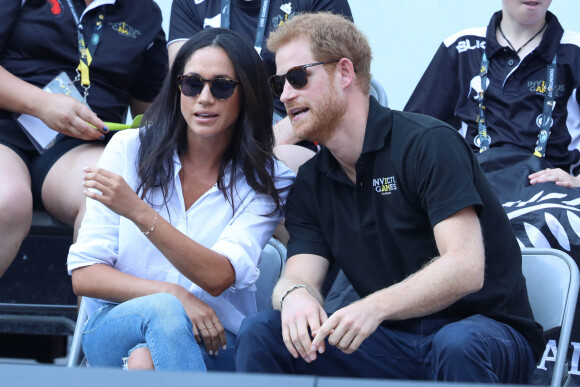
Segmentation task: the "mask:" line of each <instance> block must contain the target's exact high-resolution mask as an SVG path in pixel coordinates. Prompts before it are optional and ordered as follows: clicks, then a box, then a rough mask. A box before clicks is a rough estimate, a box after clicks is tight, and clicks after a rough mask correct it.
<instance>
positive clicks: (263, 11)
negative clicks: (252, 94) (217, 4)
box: [69, 0, 270, 54]
mask: <svg viewBox="0 0 580 387" xmlns="http://www.w3.org/2000/svg"><path fill="white" fill-rule="evenodd" d="M69 1H70V0H69ZM231 3H232V1H231V0H221V7H222V8H221V9H222V11H221V24H220V26H221V27H222V28H227V29H229V28H230V11H231ZM269 9H270V0H262V4H261V5H260V14H259V17H258V28H257V29H256V40H255V42H254V48H255V49H256V51H257V52H258V54H261V52H262V43H263V42H264V35H265V34H266V21H267V19H268V11H269Z"/></svg>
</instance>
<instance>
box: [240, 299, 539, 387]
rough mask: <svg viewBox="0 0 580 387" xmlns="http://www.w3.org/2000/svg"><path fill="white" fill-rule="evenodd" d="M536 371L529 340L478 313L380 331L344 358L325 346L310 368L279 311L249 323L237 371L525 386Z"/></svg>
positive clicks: (242, 335) (245, 324) (260, 315)
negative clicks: (292, 344)
mask: <svg viewBox="0 0 580 387" xmlns="http://www.w3.org/2000/svg"><path fill="white" fill-rule="evenodd" d="M534 368H535V360H534V356H533V353H532V350H531V348H530V346H529V345H528V343H527V341H526V340H525V339H524V337H523V336H522V335H521V334H520V333H519V332H517V331H516V330H515V329H513V328H511V327H510V326H507V325H505V324H502V323H499V322H497V321H495V320H492V319H489V318H487V317H484V316H481V315H475V316H471V317H469V318H466V319H464V320H460V321H450V320H442V319H429V318H424V319H414V320H410V321H403V322H399V323H396V324H392V326H390V327H389V328H385V327H383V326H379V327H378V329H377V330H376V331H375V332H374V333H373V334H372V335H371V336H369V337H368V338H367V339H366V340H365V341H364V342H363V343H362V345H361V346H360V348H359V349H358V350H357V351H356V352H355V353H353V354H350V355H347V354H345V353H343V352H341V351H340V350H339V349H337V348H336V347H333V346H331V345H329V344H328V342H327V343H326V351H325V352H324V353H323V354H318V357H317V359H316V360H315V361H314V362H312V363H310V364H308V363H306V362H305V361H304V360H302V358H300V357H299V358H298V359H294V358H293V357H292V355H291V354H290V353H289V352H288V350H287V349H286V347H285V345H284V342H283V341H282V327H281V321H280V312H278V311H273V310H272V311H264V312H260V313H258V314H255V315H253V316H251V317H248V318H246V319H245V320H244V321H243V323H242V327H241V328H240V332H239V334H238V341H237V343H236V370H237V371H238V372H262V373H285V374H309V375H320V376H344V377H369V378H386V379H407V380H410V379H413V380H441V381H461V382H480V383H498V382H499V383H512V384H513V383H526V382H527V381H528V378H529V376H530V375H531V373H532V372H533V371H534Z"/></svg>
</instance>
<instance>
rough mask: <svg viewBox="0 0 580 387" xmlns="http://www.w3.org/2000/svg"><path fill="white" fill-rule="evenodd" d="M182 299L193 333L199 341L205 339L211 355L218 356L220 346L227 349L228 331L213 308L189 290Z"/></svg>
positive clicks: (204, 341)
mask: <svg viewBox="0 0 580 387" xmlns="http://www.w3.org/2000/svg"><path fill="white" fill-rule="evenodd" d="M180 300H181V303H182V304H183V307H184V309H185V312H186V313H187V315H188V316H189V318H190V319H191V322H192V323H193V334H194V335H195V339H196V340H197V342H198V343H201V341H203V343H204V345H205V349H206V351H207V353H208V354H209V355H215V356H217V355H218V354H219V350H220V348H221V349H224V350H225V349H226V348H227V342H226V331H225V330H224V327H223V326H222V323H221V322H220V320H219V318H218V317H217V315H216V314H215V311H214V310H213V308H212V307H211V306H209V305H208V304H206V303H205V302H203V301H202V300H200V299H199V298H197V297H196V296H194V295H193V294H191V293H189V292H187V291H186V294H185V295H183V296H181V297H180Z"/></svg>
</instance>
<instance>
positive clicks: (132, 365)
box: [124, 346, 155, 370]
mask: <svg viewBox="0 0 580 387" xmlns="http://www.w3.org/2000/svg"><path fill="white" fill-rule="evenodd" d="M124 366H126V367H125V368H126V369H128V370H154V369H155V365H154V364H153V358H152V357H151V352H150V351H149V348H147V347H146V346H142V347H138V348H135V349H134V350H133V351H132V352H131V353H130V354H129V357H128V359H127V361H126V363H125V364H124Z"/></svg>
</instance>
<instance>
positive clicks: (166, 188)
mask: <svg viewBox="0 0 580 387" xmlns="http://www.w3.org/2000/svg"><path fill="white" fill-rule="evenodd" d="M267 78H268V76H267V71H266V69H265V67H264V65H263V63H262V61H261V60H260V57H259V56H258V55H257V53H256V52H255V50H254V49H253V48H252V47H251V46H250V45H249V44H247V43H245V41H244V40H243V39H242V38H240V37H239V36H238V35H237V34H236V33H234V32H231V31H229V30H225V29H207V30H204V31H202V32H200V33H198V34H196V35H195V36H193V37H192V38H191V39H190V40H189V41H188V42H187V43H186V44H185V45H184V46H183V47H182V48H181V50H180V51H179V53H178V54H177V57H176V59H175V62H174V64H173V66H172V68H171V71H170V74H168V76H167V78H166V80H165V83H164V85H163V87H162V90H161V92H160V94H159V96H158V98H157V100H156V101H155V102H154V103H153V105H152V106H151V109H150V110H149V111H148V113H147V114H146V115H145V117H144V121H143V123H144V124H143V128H141V129H140V130H139V131H137V130H130V131H125V132H122V133H119V134H117V135H115V136H114V137H113V139H112V140H111V142H110V144H109V145H108V146H107V148H106V149H105V152H104V154H103V157H102V158H101V160H100V162H99V165H98V166H97V167H88V168H86V169H85V178H84V182H83V185H84V187H85V188H86V195H87V197H89V198H91V199H94V200H88V202H87V213H86V215H85V218H84V221H83V224H82V226H81V230H80V233H79V237H78V240H77V242H76V243H75V244H74V245H73V246H72V247H71V250H70V254H69V257H68V270H69V272H70V273H71V275H72V281H73V287H74V290H75V292H76V294H77V295H81V296H85V297H86V298H85V299H86V301H87V306H88V309H89V313H90V314H89V315H90V316H91V317H90V318H89V320H88V322H87V324H86V326H85V331H84V333H83V349H84V352H85V355H86V357H87V360H88V362H89V364H90V365H91V366H121V365H125V366H127V367H128V368H129V369H131V368H155V369H158V370H197V371H202V370H205V369H206V366H207V368H208V369H220V370H225V369H229V370H231V369H233V353H232V351H233V347H234V345H235V335H236V334H237V332H238V329H239V326H240V323H241V321H242V319H243V318H244V317H245V316H247V315H249V314H252V313H254V312H255V311H256V302H255V297H254V291H253V290H254V289H255V287H254V283H255V281H256V279H257V277H258V275H259V271H258V269H257V268H256V265H257V262H258V259H259V256H260V253H261V251H262V249H263V247H264V246H265V244H266V243H267V241H268V239H269V238H270V237H271V236H272V233H273V231H274V228H275V226H276V224H277V223H278V221H279V220H280V219H281V218H282V216H283V207H284V202H285V199H286V193H287V190H288V188H289V186H290V185H291V184H292V181H293V178H294V174H293V172H292V171H290V170H289V169H288V168H287V167H286V166H284V164H282V163H281V162H279V161H278V160H276V158H275V157H274V156H273V154H272V151H273V144H274V138H273V133H272V127H271V115H272V98H271V95H270V89H269V86H268V82H267ZM89 297H90V298H89ZM198 343H199V344H198ZM200 350H201V351H200ZM143 359H145V360H146V361H145V362H144V361H143ZM147 360H148V361H149V363H148V362H147ZM144 363H145V364H144Z"/></svg>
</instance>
